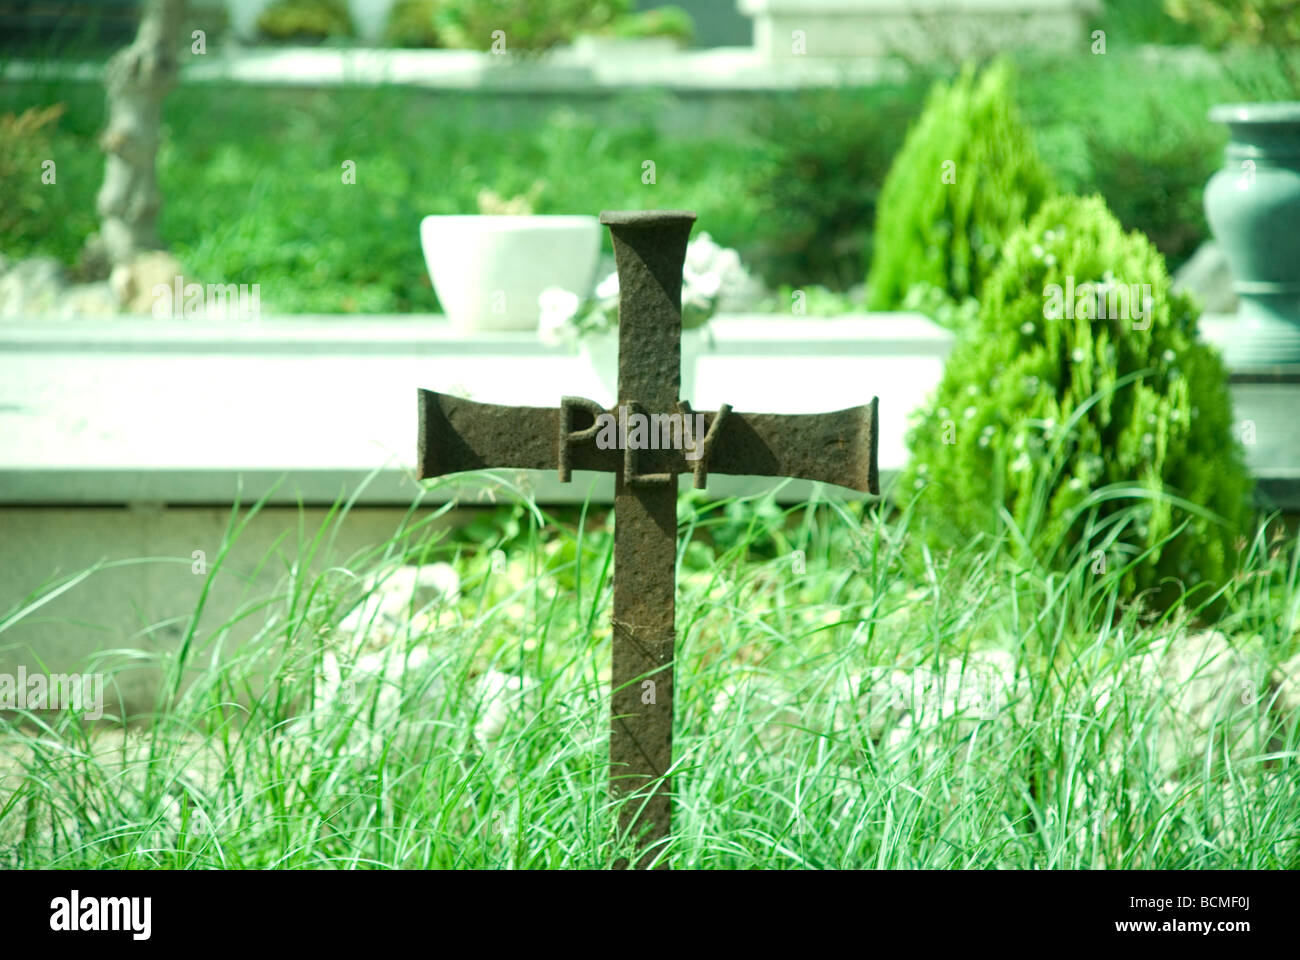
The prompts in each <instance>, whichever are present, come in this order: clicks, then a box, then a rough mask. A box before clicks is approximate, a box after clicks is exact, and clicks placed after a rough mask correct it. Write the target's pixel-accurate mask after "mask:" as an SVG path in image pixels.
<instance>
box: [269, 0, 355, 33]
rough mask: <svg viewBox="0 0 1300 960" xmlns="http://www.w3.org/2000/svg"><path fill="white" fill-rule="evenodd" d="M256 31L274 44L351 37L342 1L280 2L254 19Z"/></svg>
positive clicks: (348, 20)
mask: <svg viewBox="0 0 1300 960" xmlns="http://www.w3.org/2000/svg"><path fill="white" fill-rule="evenodd" d="M257 28H258V29H259V30H261V31H262V33H264V34H266V35H267V36H268V37H272V38H273V39H276V40H301V39H314V40H323V39H325V38H326V37H350V36H352V33H353V30H352V18H351V17H349V16H348V8H347V6H346V5H345V4H344V3H343V2H342V0H279V2H277V3H273V4H272V5H271V6H269V7H267V8H266V11H265V12H264V13H263V14H262V15H261V16H260V17H258V18H257Z"/></svg>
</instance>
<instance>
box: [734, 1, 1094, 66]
mask: <svg viewBox="0 0 1300 960" xmlns="http://www.w3.org/2000/svg"><path fill="white" fill-rule="evenodd" d="M737 5H738V7H739V9H740V11H741V12H742V13H744V14H745V15H747V16H751V17H753V18H754V46H755V48H756V49H757V50H758V51H759V53H761V54H763V55H764V56H767V57H770V58H772V59H774V60H790V59H795V58H799V57H801V56H803V57H855V58H860V57H889V56H895V55H905V56H907V57H909V58H913V59H919V60H931V59H934V58H935V57H936V56H947V57H950V58H955V59H962V58H965V57H969V56H973V55H982V54H990V53H995V52H997V51H1001V50H1006V49H1011V48H1015V47H1034V48H1036V49H1040V50H1062V51H1066V50H1075V51H1077V52H1079V53H1084V52H1086V51H1087V49H1088V46H1087V35H1086V33H1085V26H1086V23H1087V17H1088V14H1090V13H1091V12H1094V11H1095V10H1096V9H1098V4H1097V3H1096V2H1095V0H738V4H737ZM796 31H799V32H800V33H799V34H798V35H797V34H796ZM800 39H801V40H802V47H801V46H800V45H799V40H800Z"/></svg>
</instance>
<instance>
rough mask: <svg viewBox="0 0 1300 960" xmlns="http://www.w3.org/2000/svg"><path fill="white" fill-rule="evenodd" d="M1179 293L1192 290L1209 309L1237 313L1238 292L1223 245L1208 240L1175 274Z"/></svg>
mask: <svg viewBox="0 0 1300 960" xmlns="http://www.w3.org/2000/svg"><path fill="white" fill-rule="evenodd" d="M1173 288H1174V292H1175V293H1183V292H1187V293H1191V294H1193V295H1194V296H1195V297H1196V299H1197V300H1198V301H1199V303H1200V304H1201V308H1202V309H1203V310H1205V312H1207V313H1236V312H1237V292H1236V290H1235V289H1233V279H1232V269H1231V268H1230V267H1229V266H1228V258H1227V257H1226V256H1224V253H1223V248H1222V247H1220V246H1219V245H1218V244H1217V243H1215V242H1214V241H1213V240H1206V241H1205V242H1204V243H1202V244H1201V245H1200V246H1199V247H1197V248H1196V252H1195V253H1194V254H1192V256H1191V258H1190V259H1189V260H1188V261H1187V262H1186V263H1184V264H1183V265H1182V266H1181V267H1179V268H1178V271H1177V272H1176V273H1175V274H1174V282H1173Z"/></svg>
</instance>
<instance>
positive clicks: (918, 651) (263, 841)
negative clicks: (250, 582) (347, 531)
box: [0, 495, 1300, 869]
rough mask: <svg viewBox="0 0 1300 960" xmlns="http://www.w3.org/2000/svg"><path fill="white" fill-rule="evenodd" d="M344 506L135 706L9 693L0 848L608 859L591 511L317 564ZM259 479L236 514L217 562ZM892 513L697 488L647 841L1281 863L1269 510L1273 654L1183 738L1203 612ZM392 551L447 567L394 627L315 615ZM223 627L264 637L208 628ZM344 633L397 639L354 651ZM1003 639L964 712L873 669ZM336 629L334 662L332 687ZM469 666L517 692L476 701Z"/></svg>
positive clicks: (199, 631)
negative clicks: (672, 725) (272, 586)
mask: <svg viewBox="0 0 1300 960" xmlns="http://www.w3.org/2000/svg"><path fill="white" fill-rule="evenodd" d="M347 507H348V505H346V504H341V505H340V507H339V510H338V511H336V513H335V514H334V515H333V516H331V518H330V519H329V520H328V521H327V522H326V523H324V524H323V525H322V526H321V527H320V528H319V529H317V530H314V531H313V530H307V529H304V530H300V531H299V532H298V542H299V544H300V548H299V550H298V554H297V557H296V559H294V560H292V561H291V562H290V563H289V564H288V566H287V568H286V570H285V576H284V583H283V587H282V589H280V590H278V591H277V592H276V593H275V594H274V595H271V596H266V597H249V598H248V601H247V603H246V604H245V605H244V607H243V608H242V611H241V613H240V614H239V615H238V616H237V617H235V618H233V619H232V620H231V621H230V622H213V621H212V619H211V618H209V617H207V616H206V615H205V614H204V611H203V610H202V609H201V607H200V609H198V610H196V611H195V614H194V617H193V620H192V623H191V628H190V629H189V630H188V631H187V634H186V642H185V644H184V645H183V646H182V647H181V648H180V650H179V651H177V652H175V653H171V654H167V655H164V656H162V658H161V662H160V664H159V665H160V667H162V669H163V673H164V675H165V676H167V677H169V678H171V682H169V683H168V684H167V685H165V686H164V689H163V692H162V693H161V694H160V698H159V704H158V708H157V710H156V712H155V713H154V715H152V716H150V717H148V718H146V722H143V723H140V724H137V725H136V726H134V727H133V728H132V729H130V730H129V731H126V732H123V731H121V730H120V729H112V728H109V729H92V727H91V725H90V724H88V723H87V722H85V721H84V719H83V718H81V717H79V716H76V715H73V714H69V713H62V714H57V715H54V714H29V715H27V716H25V717H22V718H20V719H21V722H15V723H10V724H8V725H7V726H6V727H5V728H4V729H3V738H2V739H0V862H3V863H4V864H5V865H8V866H20V867H113V868H122V867H130V868H184V869H206V868H234V867H255V868H303V867H330V868H342V869H354V868H385V867H394V868H397V867H404V868H426V867H448V868H466V867H468V868H555V867H568V868H573V867H578V868H603V867H607V866H609V865H610V864H611V863H612V862H613V861H614V860H615V858H616V857H617V856H619V855H620V853H627V852H628V850H629V847H628V843H627V840H626V838H617V837H614V836H613V834H612V830H613V824H614V823H615V822H616V819H615V811H614V810H613V809H612V808H611V805H610V801H609V799H608V795H607V790H606V785H607V780H608V766H607V760H606V753H605V751H606V746H607V729H608V716H607V711H608V703H609V699H608V698H609V691H608V676H609V652H610V645H609V638H610V631H609V627H608V615H609V612H610V611H609V608H610V597H611V579H610V578H611V575H612V573H613V571H612V555H613V540H612V528H611V521H610V518H609V517H608V516H596V515H595V512H594V511H591V510H589V509H587V508H583V510H582V511H581V513H580V514H578V515H577V516H574V515H571V514H566V515H563V516H553V515H550V514H548V513H546V512H544V511H542V510H540V509H538V508H537V507H536V506H535V505H534V504H531V503H528V502H526V501H522V500H520V501H517V502H515V503H513V504H511V505H509V506H508V507H507V508H506V510H507V511H508V512H507V516H508V517H509V518H510V519H509V520H508V522H506V523H502V524H495V525H494V524H487V525H485V529H487V530H488V531H495V532H489V534H488V535H487V536H485V537H483V538H481V539H479V540H477V541H474V540H467V539H466V538H464V537H456V536H452V535H447V534H446V533H445V532H434V527H433V523H432V521H433V514H432V513H430V512H429V511H427V510H416V509H415V508H414V507H413V509H412V510H411V512H410V513H409V514H408V516H407V519H406V521H404V522H403V523H402V525H401V526H400V528H399V529H397V530H395V531H394V533H393V537H392V538H391V539H390V540H389V541H387V542H386V543H383V544H379V545H377V546H376V547H375V548H374V549H373V550H370V551H367V552H366V553H365V554H363V555H359V556H357V557H353V558H350V559H349V560H348V562H346V563H344V564H341V565H335V566H331V567H327V568H326V569H324V570H323V571H322V572H321V573H320V574H318V575H315V576H307V575H305V574H304V573H303V571H306V570H308V569H311V559H312V556H313V554H314V553H315V552H316V551H322V552H327V548H328V546H329V543H330V537H331V534H332V532H333V530H334V529H336V527H337V524H338V523H339V522H340V520H341V519H342V517H343V515H344V514H345V513H346V510H347ZM256 509H257V506H256V505H254V507H252V508H251V510H239V509H238V508H237V509H236V511H235V513H234V514H232V523H231V527H230V529H229V531H228V534H227V538H226V539H227V542H226V547H225V549H224V550H223V556H225V555H227V552H228V550H230V549H234V547H235V546H236V545H237V542H238V535H239V532H240V525H241V524H242V523H244V522H245V521H246V520H247V518H248V515H249V513H250V512H251V511H255V510H256ZM909 516H910V511H909V510H908V509H907V508H904V509H903V510H901V511H899V512H898V513H890V512H889V511H887V510H884V509H877V508H870V509H864V508H863V507H862V506H861V505H860V504H848V505H845V504H843V503H840V502H836V501H826V500H821V499H817V500H814V501H813V502H811V503H809V504H806V505H803V506H800V507H796V508H792V509H784V508H780V507H777V506H776V505H775V504H774V503H773V502H772V501H771V500H770V499H766V500H761V501H758V502H748V503H746V502H729V503H721V504H718V503H710V502H708V501H704V500H699V499H696V497H695V496H693V495H687V496H684V497H683V499H682V501H681V505H680V521H681V525H680V538H679V543H680V550H679V554H678V583H679V591H678V605H677V624H678V632H679V652H678V663H677V671H678V683H677V706H676V710H677V714H676V746H675V757H676V763H675V768H674V771H673V777H674V790H675V793H676V796H677V803H676V808H675V810H676V812H675V821H674V833H673V835H672V837H671V840H670V842H669V843H668V844H667V845H666V846H665V847H663V848H662V849H660V850H659V851H658V852H657V853H658V855H659V856H661V857H664V858H667V859H668V860H669V862H671V863H672V864H673V865H674V866H676V867H679V868H691V867H696V868H753V867H766V868H790V867H801V868H837V867H884V868H900V867H903V868H914V867H926V868H966V867H972V868H973V867H980V868H985V867H999V868H1081V867H1089V868H1094V867H1095V868H1108V867H1126V868H1202V867H1204V868H1228V867H1263V868H1294V867H1296V866H1298V865H1300V777H1297V751H1298V749H1300V731H1298V730H1297V717H1296V716H1294V715H1290V716H1286V715H1283V714H1282V713H1281V712H1280V711H1279V709H1278V703H1279V702H1280V700H1279V696H1280V695H1279V691H1278V688H1277V685H1276V674H1275V673H1274V674H1272V676H1273V679H1272V680H1270V671H1274V670H1275V668H1276V667H1277V665H1278V664H1280V663H1282V662H1283V661H1284V660H1285V659H1287V658H1288V657H1291V656H1294V654H1295V652H1296V628H1297V622H1298V618H1300V590H1298V589H1297V586H1298V583H1300V578H1298V577H1297V569H1298V568H1300V551H1298V549H1297V546H1296V544H1295V542H1294V541H1290V542H1286V543H1282V542H1278V541H1270V540H1269V539H1268V537H1267V536H1266V533H1265V530H1264V528H1263V527H1261V533H1260V536H1259V537H1258V538H1256V540H1255V541H1254V542H1253V543H1252V544H1250V545H1248V546H1247V548H1246V549H1244V550H1243V552H1242V557H1241V567H1240V570H1239V572H1238V575H1237V579H1236V580H1234V581H1233V582H1232V583H1230V584H1228V585H1226V586H1225V587H1224V590H1225V591H1226V593H1227V595H1228V600H1229V602H1228V604H1227V607H1228V609H1229V613H1228V614H1226V615H1225V617H1224V618H1223V620H1222V621H1221V622H1220V623H1219V625H1218V626H1219V628H1220V629H1221V630H1223V631H1224V634H1225V637H1226V638H1227V642H1228V644H1229V646H1230V647H1231V648H1232V649H1233V651H1234V655H1235V656H1240V657H1241V658H1243V661H1248V662H1250V663H1253V664H1256V665H1257V666H1258V671H1257V672H1256V673H1254V674H1252V676H1255V677H1256V678H1257V683H1256V685H1255V686H1254V688H1253V689H1252V690H1250V691H1248V692H1249V694H1250V695H1249V696H1246V695H1243V696H1240V697H1238V698H1237V699H1236V700H1235V701H1233V702H1232V704H1231V705H1230V708H1229V707H1225V708H1223V709H1222V710H1220V711H1219V713H1217V714H1214V715H1213V716H1211V718H1210V720H1209V722H1208V728H1207V729H1206V730H1204V731H1202V734H1201V735H1199V736H1196V737H1192V739H1191V741H1190V743H1191V744H1192V745H1191V746H1190V747H1189V748H1188V749H1187V750H1185V751H1184V753H1183V754H1182V755H1180V756H1179V757H1178V758H1177V759H1178V762H1177V763H1176V764H1173V765H1171V764H1170V762H1169V760H1168V758H1167V757H1164V756H1162V753H1161V749H1160V743H1161V741H1160V731H1161V730H1162V729H1167V723H1168V719H1167V707H1166V705H1165V704H1164V703H1163V701H1162V699H1161V696H1160V695H1159V694H1158V693H1157V691H1156V687H1155V686H1154V685H1153V684H1152V683H1151V682H1150V673H1149V671H1148V672H1144V671H1145V670H1147V667H1145V666H1144V664H1149V662H1150V658H1149V654H1150V652H1151V651H1152V650H1153V649H1156V648H1158V647H1159V644H1160V643H1161V642H1162V641H1164V640H1166V639H1168V638H1170V637H1173V638H1174V641H1173V642H1174V643H1175V644H1179V643H1185V642H1191V641H1189V640H1188V638H1189V637H1191V636H1194V635H1195V634H1196V632H1197V631H1199V630H1201V629H1202V628H1203V627H1204V626H1205V625H1203V624H1197V623H1195V622H1194V620H1195V611H1194V610H1192V609H1188V608H1183V607H1176V608H1175V609H1174V610H1173V611H1171V612H1170V613H1168V614H1166V615H1165V616H1164V617H1162V618H1160V619H1152V618H1150V617H1149V616H1148V615H1147V614H1146V613H1145V611H1144V608H1143V607H1142V606H1141V604H1140V602H1138V598H1133V597H1126V596H1123V595H1122V594H1121V593H1119V591H1118V587H1117V584H1118V582H1119V573H1120V571H1119V570H1116V569H1112V570H1109V571H1106V570H1100V571H1099V570H1097V569H1096V568H1095V566H1094V565H1093V564H1092V563H1091V562H1090V558H1089V557H1087V556H1081V557H1078V558H1076V560H1075V561H1074V562H1073V563H1072V565H1071V566H1069V567H1068V569H1064V570H1046V569H1038V568H1034V567H1032V566H1027V565H1025V563H1024V562H1023V561H1022V560H1019V559H1017V558H1016V557H1017V554H1016V552H1015V551H1013V550H1011V549H1009V546H1008V543H1009V538H1008V536H1006V535H1000V536H995V537H990V538H988V539H987V540H985V541H981V542H974V543H971V544H969V545H968V547H967V548H966V549H965V550H964V551H962V552H961V553H959V554H955V555H952V556H936V555H933V554H931V553H929V552H927V551H926V550H925V549H924V548H922V547H920V546H918V545H916V544H914V542H913V541H912V539H911V538H910V537H909V534H908V523H909ZM498 549H499V550H503V551H504V552H505V554H506V558H507V560H506V563H505V564H504V566H502V565H501V564H500V563H497V564H495V565H494V563H493V560H492V554H493V552H494V551H495V550H498ZM399 560H406V561H421V562H426V563H427V562H433V561H446V562H450V563H452V564H453V565H454V566H455V567H456V568H457V570H458V571H459V572H460V574H461V590H460V593H459V595H458V597H456V598H455V599H444V600H443V601H441V602H439V603H436V604H435V605H433V606H432V607H430V608H428V609H426V610H424V611H412V616H411V618H410V622H409V629H406V630H403V631H400V632H399V633H398V635H397V636H395V637H393V638H390V639H382V638H377V637H371V638H370V639H369V640H368V641H364V642H357V643H355V644H353V643H350V642H348V641H347V638H346V637H344V636H343V635H342V634H341V633H340V632H339V631H338V630H337V629H336V628H335V627H334V626H333V625H334V624H337V623H338V621H339V619H340V618H341V617H342V615H343V614H344V612H345V611H346V608H347V607H348V606H349V605H350V604H351V603H353V602H354V601H355V600H356V598H357V596H358V594H357V587H356V585H357V583H358V582H359V581H360V580H361V579H362V578H363V577H364V576H365V574H366V573H367V572H369V571H371V570H374V569H376V568H377V567H382V566H384V565H385V564H390V563H392V562H395V561H399ZM268 562H270V561H269V560H268ZM221 570H222V561H221V560H220V559H219V560H218V561H216V562H215V563H214V564H213V566H212V569H211V570H210V571H209V577H210V578H216V577H219V576H221V575H222V573H221ZM91 575H92V576H93V574H91ZM83 582H84V581H83ZM80 586H81V584H80V583H77V584H73V585H71V586H70V587H68V589H78V588H79V587H80ZM38 601H39V598H33V599H31V600H29V601H28V604H27V605H23V606H19V607H16V608H15V610H14V611H13V613H12V614H11V615H10V617H9V618H7V619H6V620H5V621H2V622H3V623H12V622H14V618H15V617H18V616H21V615H22V613H23V612H24V610H25V609H26V606H29V605H30V604H31V603H33V602H38ZM240 625H242V626H249V625H252V626H254V627H255V628H256V629H255V630H254V631H253V637H252V639H251V640H249V641H247V642H244V643H241V644H240V645H238V647H235V648H233V649H227V648H224V647H223V646H222V640H223V637H226V636H228V635H229V634H230V633H231V632H232V631H233V630H235V628H236V627H237V626H240ZM2 630H3V628H2V627H0V643H2V642H3V640H4V636H3V632H2ZM998 651H1001V653H999V652H998ZM361 652H365V653H367V654H368V655H370V656H371V657H379V658H383V657H386V658H388V660H389V669H387V670H386V671H384V672H383V673H382V675H380V673H378V672H376V673H372V674H367V675H360V674H356V673H353V674H351V675H349V674H348V670H349V665H350V664H351V663H352V662H353V661H354V656H355V655H359V654H360V653H361ZM997 656H1002V657H1004V658H1005V659H1006V660H1007V661H1008V662H1010V663H1012V664H1014V670H1015V679H1014V682H1013V683H1012V684H1011V685H1010V686H1009V687H1007V688H1006V690H1005V691H1004V692H1005V696H1000V698H997V699H996V702H995V701H994V699H990V700H988V701H986V702H984V703H983V705H981V706H980V707H979V708H978V709H975V710H969V709H960V710H958V711H957V712H955V713H953V714H952V715H950V716H943V717H938V718H934V717H932V715H931V714H929V713H927V712H926V709H922V706H923V705H920V706H919V705H918V704H917V703H915V702H914V703H913V704H912V710H911V712H910V714H909V712H908V710H907V708H906V707H907V705H906V704H903V705H902V707H900V704H899V701H898V700H897V699H896V698H895V699H891V698H890V697H888V696H885V695H883V694H884V692H885V690H886V687H885V685H884V683H883V678H884V677H885V676H887V675H888V674H890V672H892V671H903V672H904V674H906V672H907V671H909V670H915V669H918V668H924V667H933V668H936V669H945V667H944V666H943V665H944V664H947V663H953V664H959V665H960V664H965V665H966V666H965V667H959V668H958V669H961V670H968V671H969V675H970V676H974V675H975V671H977V670H978V669H980V664H981V663H987V662H988V660H989V658H991V657H997ZM329 657H333V658H335V660H336V661H337V662H338V663H339V664H340V667H339V669H340V671H341V673H342V674H343V675H344V676H349V677H350V679H351V680H352V683H351V684H346V683H345V684H343V685H335V686H333V687H332V688H331V687H330V686H329V685H327V684H325V683H323V682H322V679H321V678H322V676H323V675H324V673H325V672H326V671H325V665H326V663H327V658H329ZM489 671H495V672H496V674H495V675H497V676H502V675H504V676H510V677H517V678H519V679H520V681H521V684H522V692H516V693H513V694H511V695H509V696H497V697H495V698H491V697H487V696H485V695H484V687H483V684H482V678H483V677H484V676H487V675H489V673H488V672H489ZM966 675H967V674H963V676H966ZM182 679H183V680H184V681H185V682H180V681H181V680H182ZM927 709H928V708H927ZM489 721H490V722H489ZM632 802H635V801H632Z"/></svg>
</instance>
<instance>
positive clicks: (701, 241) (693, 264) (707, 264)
mask: <svg viewBox="0 0 1300 960" xmlns="http://www.w3.org/2000/svg"><path fill="white" fill-rule="evenodd" d="M721 251H722V248H721V247H719V246H718V245H717V244H716V243H714V242H713V238H712V237H710V236H709V235H708V234H707V233H701V234H700V235H699V236H698V237H696V238H695V239H694V240H692V241H691V242H690V243H688V244H687V245H686V269H687V270H689V271H691V272H693V273H705V272H707V271H709V270H712V269H713V261H714V260H716V259H717V256H718V254H719V253H720V252H721Z"/></svg>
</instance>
